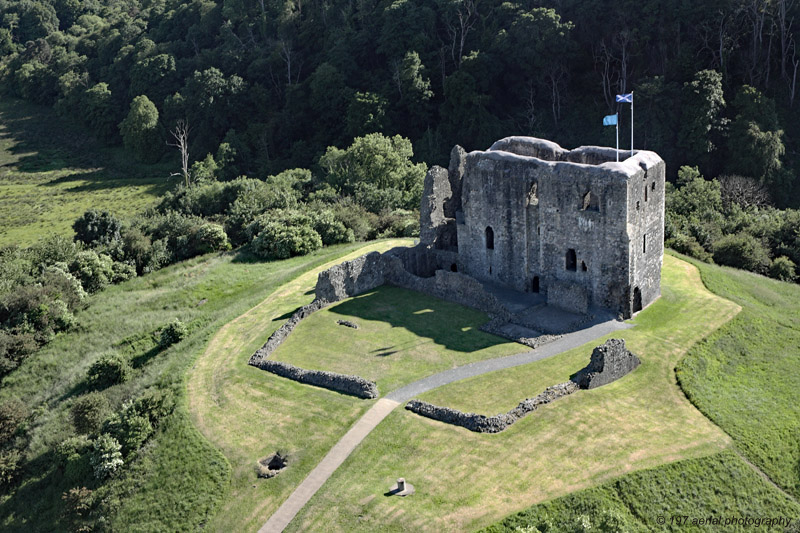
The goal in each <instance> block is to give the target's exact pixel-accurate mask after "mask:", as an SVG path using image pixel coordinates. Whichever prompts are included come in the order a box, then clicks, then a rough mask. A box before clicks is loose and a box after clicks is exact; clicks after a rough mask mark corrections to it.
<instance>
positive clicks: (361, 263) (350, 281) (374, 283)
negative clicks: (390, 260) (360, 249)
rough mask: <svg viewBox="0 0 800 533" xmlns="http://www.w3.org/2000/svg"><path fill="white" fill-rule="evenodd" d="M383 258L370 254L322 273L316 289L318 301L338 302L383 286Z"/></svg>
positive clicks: (318, 278) (373, 253) (374, 253)
mask: <svg viewBox="0 0 800 533" xmlns="http://www.w3.org/2000/svg"><path fill="white" fill-rule="evenodd" d="M382 257H383V256H382V255H381V254H380V253H378V252H370V253H368V254H366V255H362V256H361V257H357V258H355V259H353V260H351V261H344V262H342V263H339V264H338V265H335V266H332V267H331V268H329V269H328V270H324V271H322V272H320V273H319V276H318V277H317V286H316V288H315V289H314V290H315V293H316V296H317V299H318V300H323V301H325V302H338V301H340V300H344V299H345V298H351V297H353V296H357V295H359V294H363V293H365V292H367V291H370V290H372V289H374V288H375V287H379V286H381V285H383V284H384V278H383V258H382Z"/></svg>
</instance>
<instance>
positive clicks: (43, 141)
mask: <svg viewBox="0 0 800 533" xmlns="http://www.w3.org/2000/svg"><path fill="white" fill-rule="evenodd" d="M170 168H171V167H170V166H169V165H166V166H164V165H141V164H137V163H136V162H134V161H131V160H130V159H129V158H128V157H127V156H126V155H125V154H124V153H123V151H122V149H121V148H113V149H112V148H106V147H103V146H101V145H99V143H98V142H97V140H95V139H94V138H93V137H92V136H91V133H90V132H88V131H86V130H85V129H83V128H81V127H80V126H77V125H75V124H72V123H71V122H70V121H67V120H65V119H63V118H60V117H58V116H57V115H56V114H55V113H54V112H53V110H52V109H49V108H45V107H42V106H36V105H32V104H28V103H26V102H23V101H21V100H15V99H10V98H7V97H3V98H2V99H0V246H2V245H5V244H20V245H28V244H31V243H33V242H35V241H36V240H37V239H38V238H39V237H43V236H46V235H49V234H51V233H57V234H62V235H72V223H73V222H74V221H75V219H76V218H78V217H79V216H80V215H81V214H83V213H84V212H85V211H86V210H87V209H90V208H96V209H105V210H108V211H111V212H112V213H114V214H116V215H117V216H120V217H127V216H132V215H134V214H136V213H138V212H139V211H141V210H142V209H143V208H144V207H146V206H148V205H150V204H152V203H154V201H155V200H157V199H158V197H159V196H161V195H162V194H163V193H164V192H165V191H166V190H167V189H168V188H169V187H170V186H172V185H174V181H170V179H169V178H168V176H169V174H170V171H169V170H170Z"/></svg>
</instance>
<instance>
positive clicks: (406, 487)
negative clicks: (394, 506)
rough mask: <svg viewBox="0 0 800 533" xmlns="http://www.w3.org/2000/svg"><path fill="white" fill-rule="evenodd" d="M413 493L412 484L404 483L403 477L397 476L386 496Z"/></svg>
mask: <svg viewBox="0 0 800 533" xmlns="http://www.w3.org/2000/svg"><path fill="white" fill-rule="evenodd" d="M412 494H414V485H412V484H411V483H406V480H405V478H402V477H401V478H397V483H395V484H394V485H392V487H391V488H390V489H389V492H388V493H386V495H387V496H410V495H412Z"/></svg>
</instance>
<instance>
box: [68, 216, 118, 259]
mask: <svg viewBox="0 0 800 533" xmlns="http://www.w3.org/2000/svg"><path fill="white" fill-rule="evenodd" d="M72 229H73V230H74V231H75V240H76V241H80V242H82V243H84V244H85V245H87V246H90V247H95V246H100V245H106V244H110V243H112V242H114V241H118V240H120V231H121V230H122V222H120V221H119V219H118V218H117V217H115V216H114V215H112V214H111V213H109V212H108V211H97V210H96V209H90V210H88V211H86V212H85V213H84V214H83V215H81V217H80V218H79V219H78V220H76V221H75V223H74V224H72ZM73 255H74V253H73Z"/></svg>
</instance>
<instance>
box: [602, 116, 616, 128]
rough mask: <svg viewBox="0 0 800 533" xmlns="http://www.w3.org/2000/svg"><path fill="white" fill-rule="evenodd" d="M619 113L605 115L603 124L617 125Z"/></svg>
mask: <svg viewBox="0 0 800 533" xmlns="http://www.w3.org/2000/svg"><path fill="white" fill-rule="evenodd" d="M616 125H617V115H606V116H604V117H603V126H616Z"/></svg>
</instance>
